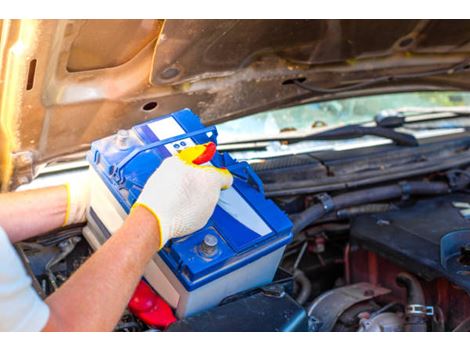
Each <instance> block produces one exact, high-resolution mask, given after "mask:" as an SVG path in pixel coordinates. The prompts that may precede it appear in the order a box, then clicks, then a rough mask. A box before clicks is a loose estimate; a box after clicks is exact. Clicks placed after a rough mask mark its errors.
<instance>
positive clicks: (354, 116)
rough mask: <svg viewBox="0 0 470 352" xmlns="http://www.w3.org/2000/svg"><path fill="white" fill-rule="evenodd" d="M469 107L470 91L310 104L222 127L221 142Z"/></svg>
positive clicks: (421, 93)
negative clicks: (383, 114) (410, 111)
mask: <svg viewBox="0 0 470 352" xmlns="http://www.w3.org/2000/svg"><path fill="white" fill-rule="evenodd" d="M455 106H468V107H470V92H412V93H394V94H383V95H374V96H367V97H359V98H349V99H338V100H331V101H327V102H321V103H311V104H305V105H299V106H294V107H289V108H285V109H279V110H273V111H267V112H262V113H258V114H255V115H250V116H246V117H243V118H240V119H237V120H234V121H229V122H226V123H222V124H219V125H218V126H217V130H218V131H219V143H222V144H223V143H233V142H237V141H243V140H247V139H256V138H263V137H267V136H276V135H279V134H281V133H283V132H288V131H297V132H314V131H315V129H318V130H320V128H321V127H334V126H340V125H347V124H354V123H365V122H370V121H371V120H372V119H373V117H374V116H375V115H376V114H377V113H378V112H380V111H382V110H389V109H398V108H403V107H416V108H434V107H455Z"/></svg>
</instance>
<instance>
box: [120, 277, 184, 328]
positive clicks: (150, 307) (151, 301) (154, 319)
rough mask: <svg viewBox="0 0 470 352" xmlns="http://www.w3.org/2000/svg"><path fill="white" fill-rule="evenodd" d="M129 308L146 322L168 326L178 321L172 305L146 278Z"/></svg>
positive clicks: (139, 285) (139, 286) (160, 326)
mask: <svg viewBox="0 0 470 352" xmlns="http://www.w3.org/2000/svg"><path fill="white" fill-rule="evenodd" d="M128 307H129V310H130V311H131V312H132V313H133V314H134V315H135V316H137V317H138V318H139V319H140V320H142V321H143V322H144V323H146V324H148V325H151V326H155V327H157V328H167V327H168V326H169V325H171V324H172V323H174V322H175V321H176V317H175V316H174V314H173V311H172V309H171V307H170V306H169V305H168V303H166V302H165V301H164V300H163V298H161V297H160V296H159V295H158V294H157V293H156V292H155V291H154V290H153V289H152V288H151V287H150V286H149V285H148V284H147V283H146V282H145V281H144V280H141V281H140V282H139V284H138V285H137V288H136V290H135V292H134V295H133V296H132V298H131V300H130V301H129V305H128Z"/></svg>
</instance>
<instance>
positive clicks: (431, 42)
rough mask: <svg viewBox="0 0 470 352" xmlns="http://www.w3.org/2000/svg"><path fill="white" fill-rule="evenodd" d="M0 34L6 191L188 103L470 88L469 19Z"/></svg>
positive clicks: (234, 104)
mask: <svg viewBox="0 0 470 352" xmlns="http://www.w3.org/2000/svg"><path fill="white" fill-rule="evenodd" d="M0 33H1V37H0V60H1V64H0V75H1V77H0V94H1V101H0V109H1V110H0V111H1V113H0V118H1V121H0V122H1V125H0V128H1V129H0V143H1V145H0V148H1V150H0V151H1V175H0V176H1V180H2V188H3V189H4V190H5V189H7V188H9V187H15V186H16V185H18V184H21V183H25V182H29V180H30V179H31V178H32V177H33V176H34V174H35V172H36V170H37V166H38V165H40V164H43V163H45V162H48V161H51V160H58V159H60V158H62V157H63V156H66V155H68V154H70V153H73V152H76V151H79V150H84V149H86V148H87V146H88V145H89V143H90V142H91V141H93V140H95V139H99V138H101V137H103V136H106V135H109V134H111V133H114V132H115V131H116V130H118V129H121V128H129V127H131V126H133V125H135V124H136V123H138V122H141V121H144V120H146V119H149V118H152V117H155V116H158V115H163V114H166V113H169V112H172V111H175V110H179V109H182V108H185V107H188V108H191V109H192V110H193V111H194V112H195V113H196V114H198V115H200V116H201V117H202V119H203V121H204V122H205V123H206V124H213V123H217V122H222V121H227V120H230V119H234V118H237V117H240V116H244V115H247V114H250V113H255V112H259V111H263V110H268V109H272V108H277V107H282V106H288V105H293V104H299V103H303V102H309V101H320V100H327V99H333V98H340V97H351V96H357V95H367V94H378V93H385V92H400V91H411V90H470V79H469V78H470V62H468V61H467V60H469V58H470V21H460V20H459V21H456V20H449V21H446V20H165V21H164V20H4V21H1V22H0ZM467 62H468V63H467ZM429 72H431V73H432V72H438V74H429ZM381 77H389V79H385V80H384V79H377V78H381ZM393 77H397V79H393ZM398 78H400V79H398ZM294 79H300V80H302V81H303V82H308V83H309V84H311V85H312V86H315V87H317V88H319V89H317V90H316V91H306V90H304V89H302V88H301V87H299V86H297V85H295V84H289V83H291V82H292V81H293V80H294ZM367 82H371V84H361V83H367ZM348 86H351V87H352V89H339V90H337V91H335V90H333V91H332V90H330V89H334V88H338V87H343V88H344V87H346V88H347V87H348Z"/></svg>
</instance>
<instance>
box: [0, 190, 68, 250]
mask: <svg viewBox="0 0 470 352" xmlns="http://www.w3.org/2000/svg"><path fill="white" fill-rule="evenodd" d="M66 211H67V189H66V187H65V186H55V187H47V188H42V189H35V190H30V191H21V192H13V193H4V194H0V226H2V227H3V229H4V230H5V232H6V233H7V234H8V237H9V238H10V240H11V241H12V242H18V241H22V240H25V239H27V238H30V237H33V236H36V235H40V234H43V233H46V232H48V231H50V230H53V229H55V228H58V227H60V226H62V225H63V224H64V220H65V213H66Z"/></svg>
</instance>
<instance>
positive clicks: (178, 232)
mask: <svg viewBox="0 0 470 352" xmlns="http://www.w3.org/2000/svg"><path fill="white" fill-rule="evenodd" d="M214 153H215V145H214V144H213V143H210V144H207V145H198V146H194V147H189V148H186V149H185V150H183V151H182V152H180V153H179V154H177V155H174V156H172V157H169V158H167V159H165V160H164V161H163V162H162V164H161V165H160V167H159V168H158V169H157V170H156V171H155V172H154V173H153V174H152V176H150V177H149V179H148V180H147V183H146V184H145V187H144V189H143V190H142V193H141V194H140V196H139V198H138V199H137V202H136V203H135V204H134V207H137V206H143V207H144V208H146V209H147V210H149V211H150V212H151V213H152V214H153V215H154V216H155V218H156V219H157V221H158V224H159V228H160V249H161V248H162V247H163V246H164V245H165V243H166V242H167V241H168V240H169V239H171V238H175V237H181V236H184V235H188V234H190V233H192V232H195V231H197V230H199V229H201V228H202V227H203V226H204V225H205V224H206V223H207V221H208V220H209V218H210V216H211V215H212V213H213V212H214V208H215V205H216V204H217V201H218V200H219V195H220V191H221V190H222V189H226V188H229V187H230V186H231V185H232V181H233V178H232V175H231V174H230V172H229V171H228V170H226V169H219V168H216V167H213V166H199V165H196V164H199V163H202V162H207V161H209V160H210V159H211V158H212V156H213V154H214ZM209 154H211V155H209Z"/></svg>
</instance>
